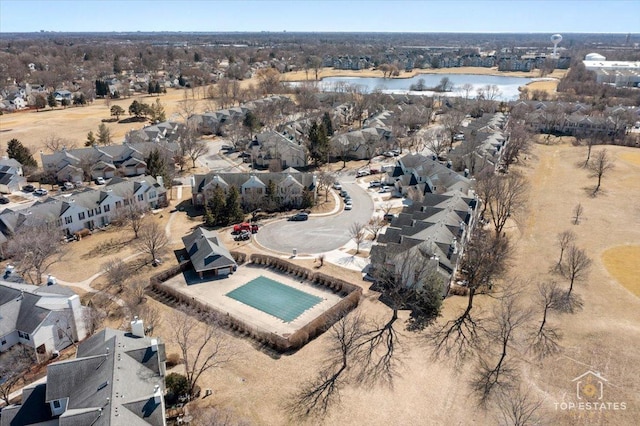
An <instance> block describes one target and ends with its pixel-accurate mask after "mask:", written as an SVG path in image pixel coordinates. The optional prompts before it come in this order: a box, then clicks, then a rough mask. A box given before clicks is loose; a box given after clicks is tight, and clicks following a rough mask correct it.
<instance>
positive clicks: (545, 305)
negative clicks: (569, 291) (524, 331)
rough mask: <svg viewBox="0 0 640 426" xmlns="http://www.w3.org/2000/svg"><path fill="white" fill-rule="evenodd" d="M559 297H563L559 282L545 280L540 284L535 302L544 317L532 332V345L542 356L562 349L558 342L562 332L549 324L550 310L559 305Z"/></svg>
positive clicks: (535, 351) (534, 350) (539, 355)
mask: <svg viewBox="0 0 640 426" xmlns="http://www.w3.org/2000/svg"><path fill="white" fill-rule="evenodd" d="M559 297H561V294H560V290H559V288H558V283H556V282H555V281H545V282H542V283H539V284H538V294H537V295H536V298H535V304H536V306H537V307H538V309H539V310H540V311H542V319H541V320H540V326H539V327H537V328H536V329H535V330H534V331H533V333H531V336H530V347H531V349H532V350H533V352H534V353H535V354H537V355H538V357H540V358H545V357H547V356H549V355H554V354H556V353H558V352H559V351H560V345H559V344H558V341H559V340H560V338H561V336H560V333H559V332H558V330H557V329H556V328H555V327H551V326H549V324H548V317H549V314H550V311H551V310H553V309H554V307H555V306H556V305H557V303H558V298H559ZM538 312H539V311H538Z"/></svg>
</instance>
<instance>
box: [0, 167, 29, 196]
mask: <svg viewBox="0 0 640 426" xmlns="http://www.w3.org/2000/svg"><path fill="white" fill-rule="evenodd" d="M16 162H17V161H16ZM18 164H20V163H18ZM21 173H22V166H20V168H19V169H17V168H15V167H13V166H3V165H0V192H1V193H3V194H10V193H12V192H14V191H19V190H20V189H21V188H22V186H23V185H25V184H26V183H27V179H25V178H24V177H23V176H22V174H21Z"/></svg>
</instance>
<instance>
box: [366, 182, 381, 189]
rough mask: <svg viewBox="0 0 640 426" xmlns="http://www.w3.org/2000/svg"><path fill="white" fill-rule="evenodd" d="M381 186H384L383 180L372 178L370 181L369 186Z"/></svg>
mask: <svg viewBox="0 0 640 426" xmlns="http://www.w3.org/2000/svg"><path fill="white" fill-rule="evenodd" d="M380 186H382V182H380V181H379V180H372V181H371V182H369V188H379V187H380Z"/></svg>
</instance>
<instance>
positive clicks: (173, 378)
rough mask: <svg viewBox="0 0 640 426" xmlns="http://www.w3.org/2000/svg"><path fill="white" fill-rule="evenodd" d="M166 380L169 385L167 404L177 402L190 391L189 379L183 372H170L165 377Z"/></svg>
mask: <svg viewBox="0 0 640 426" xmlns="http://www.w3.org/2000/svg"><path fill="white" fill-rule="evenodd" d="M164 382H165V385H166V386H167V395H166V397H165V401H166V403H167V405H173V404H175V403H176V402H177V401H178V398H180V397H181V396H185V395H187V394H188V393H189V381H188V380H187V378H186V377H185V376H183V375H182V374H178V373H170V374H168V375H167V377H166V378H165V379H164Z"/></svg>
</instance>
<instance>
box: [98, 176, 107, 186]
mask: <svg viewBox="0 0 640 426" xmlns="http://www.w3.org/2000/svg"><path fill="white" fill-rule="evenodd" d="M95 182H96V185H104V184H105V183H106V182H105V180H104V178H103V177H98V178H96V180H95Z"/></svg>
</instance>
